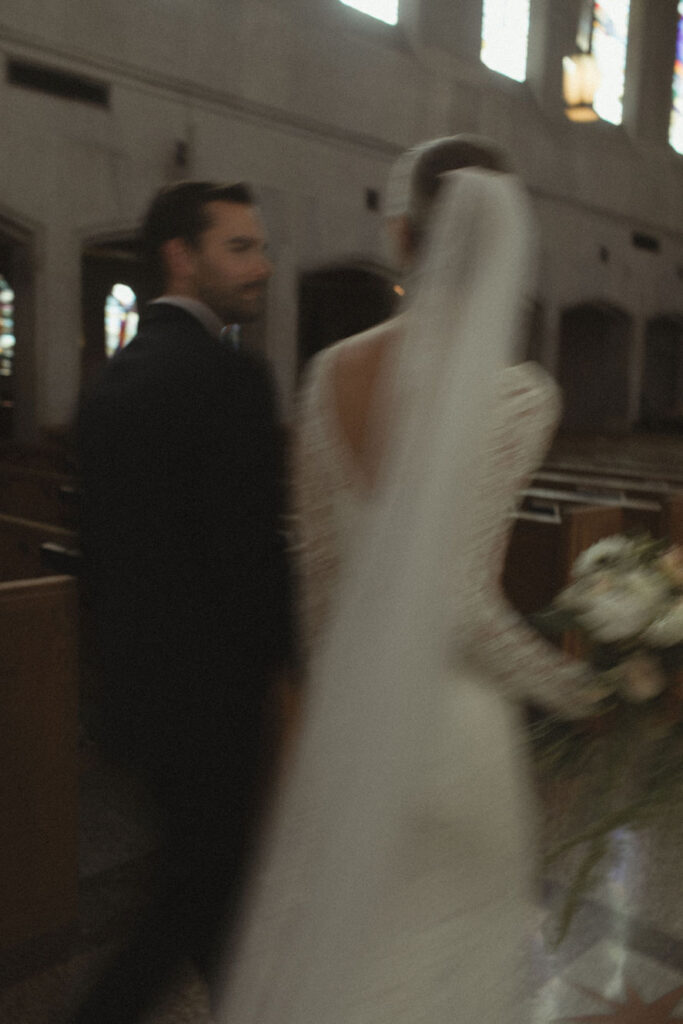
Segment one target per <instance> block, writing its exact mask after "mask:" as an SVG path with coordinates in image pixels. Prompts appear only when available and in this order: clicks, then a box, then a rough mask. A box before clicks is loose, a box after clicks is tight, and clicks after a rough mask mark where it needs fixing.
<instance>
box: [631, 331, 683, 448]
mask: <svg viewBox="0 0 683 1024" xmlns="http://www.w3.org/2000/svg"><path fill="white" fill-rule="evenodd" d="M640 422H641V425H642V426H643V427H645V428H646V429H649V430H667V429H670V428H671V427H675V428H676V429H681V428H683V317H673V316H658V317H654V319H652V320H650V321H649V323H648V324H647V328H646V332H645V364H644V367H643V384H642V390H641V398H640Z"/></svg>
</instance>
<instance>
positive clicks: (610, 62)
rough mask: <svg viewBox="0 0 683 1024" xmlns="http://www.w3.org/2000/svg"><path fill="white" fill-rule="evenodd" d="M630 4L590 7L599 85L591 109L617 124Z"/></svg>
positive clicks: (605, 1)
mask: <svg viewBox="0 0 683 1024" xmlns="http://www.w3.org/2000/svg"><path fill="white" fill-rule="evenodd" d="M630 6H631V3H630V0H599V2H596V3H594V4H593V36H592V41H591V50H592V52H593V56H594V58H595V63H596V64H597V68H598V75H599V82H598V88H597V91H596V93H595V100H594V102H593V107H594V108H595V112H596V114H597V115H598V117H601V118H602V120H603V121H609V122H610V123H611V124H621V119H622V110H623V101H624V75H625V70H626V50H627V47H628V16H629V10H630Z"/></svg>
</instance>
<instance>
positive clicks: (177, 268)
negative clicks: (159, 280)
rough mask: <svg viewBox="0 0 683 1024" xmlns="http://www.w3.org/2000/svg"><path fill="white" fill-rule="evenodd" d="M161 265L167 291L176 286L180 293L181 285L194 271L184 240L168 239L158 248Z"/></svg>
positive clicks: (189, 249)
mask: <svg viewBox="0 0 683 1024" xmlns="http://www.w3.org/2000/svg"><path fill="white" fill-rule="evenodd" d="M159 254H160V256H161V261H162V265H163V268H164V273H165V277H166V283H167V286H168V288H169V290H173V286H174V285H176V286H177V287H178V288H179V290H180V291H181V292H182V290H183V288H182V285H183V284H184V283H185V282H186V281H187V279H188V278H189V277H191V276H192V273H193V270H194V262H193V256H194V253H193V251H192V248H191V246H190V245H189V244H188V243H187V242H186V241H185V239H184V238H169V239H168V241H166V242H164V243H163V245H161V246H160V247H159Z"/></svg>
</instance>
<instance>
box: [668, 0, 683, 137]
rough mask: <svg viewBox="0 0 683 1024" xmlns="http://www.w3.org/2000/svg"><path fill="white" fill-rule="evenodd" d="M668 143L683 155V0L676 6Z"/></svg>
mask: <svg viewBox="0 0 683 1024" xmlns="http://www.w3.org/2000/svg"><path fill="white" fill-rule="evenodd" d="M669 142H670V143H671V146H672V147H673V149H675V150H676V152H677V153H683V0H679V4H678V33H677V35H676V61H675V63H674V81H673V98H672V102H671V125H670V127H669Z"/></svg>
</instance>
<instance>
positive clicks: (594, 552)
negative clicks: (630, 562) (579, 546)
mask: <svg viewBox="0 0 683 1024" xmlns="http://www.w3.org/2000/svg"><path fill="white" fill-rule="evenodd" d="M633 550H634V544H633V541H631V540H629V538H628V537H622V536H621V535H620V534H615V535H614V536H613V537H605V538H604V539H603V540H599V541H597V543H596V544H592V545H591V547H589V548H587V549H586V550H585V551H582V552H581V554H580V555H579V556H578V558H577V559H576V561H575V562H574V565H573V566H572V576H573V578H574V579H577V580H578V579H581V577H582V576H587V575H588V574H589V573H592V572H595V570H596V569H598V568H600V567H601V566H603V567H604V566H612V565H615V564H616V563H618V562H620V561H621V560H622V559H626V558H628V557H629V556H630V555H631V554H632V553H633Z"/></svg>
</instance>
